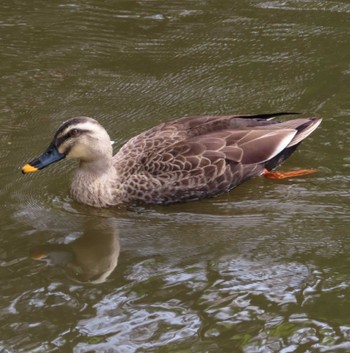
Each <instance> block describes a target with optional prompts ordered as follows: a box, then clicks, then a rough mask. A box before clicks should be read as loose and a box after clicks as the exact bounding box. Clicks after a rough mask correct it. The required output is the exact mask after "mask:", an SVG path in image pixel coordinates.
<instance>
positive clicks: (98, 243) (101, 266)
mask: <svg viewBox="0 0 350 353" xmlns="http://www.w3.org/2000/svg"><path fill="white" fill-rule="evenodd" d="M100 221H101V220H99V222H98V224H96V219H94V222H93V221H88V222H87V223H86V224H85V227H84V232H83V234H82V235H81V236H80V237H79V238H78V239H76V240H74V241H72V242H71V243H68V244H46V245H43V246H38V247H35V248H33V249H32V250H31V257H32V259H34V260H39V261H45V262H46V263H47V264H49V265H53V266H59V267H62V268H63V269H64V270H65V272H66V273H67V275H68V276H69V277H70V278H72V279H73V280H75V281H78V282H84V283H86V282H89V283H102V282H105V281H106V279H107V278H108V276H109V275H110V274H111V273H112V272H113V270H114V269H115V268H116V266H117V264H118V257H119V251H120V245H119V234H118V230H117V226H116V224H113V222H109V221H108V220H103V222H100Z"/></svg>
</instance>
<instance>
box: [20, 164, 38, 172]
mask: <svg viewBox="0 0 350 353" xmlns="http://www.w3.org/2000/svg"><path fill="white" fill-rule="evenodd" d="M38 170H39V169H38V168H36V167H33V166H32V165H30V164H26V165H25V166H23V168H22V173H34V172H37V171H38Z"/></svg>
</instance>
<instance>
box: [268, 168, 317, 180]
mask: <svg viewBox="0 0 350 353" xmlns="http://www.w3.org/2000/svg"><path fill="white" fill-rule="evenodd" d="M316 171H317V170H316V169H300V170H292V171H290V172H284V173H282V172H270V171H269V170H267V169H265V170H264V172H263V174H262V175H263V176H264V177H265V178H268V179H286V178H294V177H297V176H301V175H307V174H312V173H315V172H316Z"/></svg>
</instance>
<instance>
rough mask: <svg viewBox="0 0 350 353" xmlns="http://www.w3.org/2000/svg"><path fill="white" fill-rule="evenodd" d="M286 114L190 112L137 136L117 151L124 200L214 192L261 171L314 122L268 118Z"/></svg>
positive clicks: (189, 196) (155, 200) (201, 195)
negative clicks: (248, 114) (301, 130)
mask: <svg viewBox="0 0 350 353" xmlns="http://www.w3.org/2000/svg"><path fill="white" fill-rule="evenodd" d="M282 114H283V113H278V114H269V115H254V116H197V117H184V118H180V119H177V120H174V121H170V122H167V123H163V124H161V125H158V126H156V127H154V128H152V129H150V130H147V131H145V132H143V133H141V134H139V135H137V136H135V137H134V138H132V139H131V140H129V141H128V142H127V143H126V144H125V145H124V146H123V147H122V148H121V149H120V151H119V152H118V153H117V154H116V155H115V156H114V165H115V168H116V170H117V174H118V175H119V177H120V180H119V183H121V185H122V187H123V188H124V193H123V194H124V195H125V198H126V199H125V200H123V202H135V201H142V202H146V203H171V202H179V201H187V200H196V199H201V198H205V197H211V196H214V195H216V194H220V193H223V192H225V191H228V190H230V189H232V188H234V187H235V186H237V185H239V184H241V183H242V182H244V181H246V180H248V179H250V178H252V177H253V176H256V175H259V174H261V173H262V171H263V170H264V163H266V162H267V161H269V160H271V159H272V158H273V157H275V156H276V155H278V154H279V153H280V152H281V151H283V150H284V149H285V148H286V147H287V146H288V144H289V143H290V142H291V141H292V139H293V138H294V136H295V135H296V134H297V133H298V130H297V128H296V127H297V126H302V125H303V124H307V123H308V122H310V120H309V119H295V120H290V121H289V124H288V122H285V123H281V124H280V123H276V122H274V121H271V120H268V118H271V117H273V116H277V115H282ZM293 121H294V122H295V123H291V122H293ZM296 121H298V122H296ZM299 143H300V142H299Z"/></svg>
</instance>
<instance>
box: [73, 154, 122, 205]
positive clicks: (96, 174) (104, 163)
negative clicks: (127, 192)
mask: <svg viewBox="0 0 350 353" xmlns="http://www.w3.org/2000/svg"><path fill="white" fill-rule="evenodd" d="M118 180H119V177H118V175H117V171H116V169H115V168H114V166H113V164H112V160H107V159H101V160H98V161H93V162H83V161H81V162H80V165H79V168H78V170H77V171H76V173H75V175H74V177H73V181H72V185H71V193H72V196H73V198H74V199H75V200H77V201H78V202H81V203H84V204H87V205H89V206H94V207H108V206H112V205H116V204H118V203H120V202H122V201H121V199H122V197H121V196H122V195H121V190H120V187H119V182H118Z"/></svg>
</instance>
